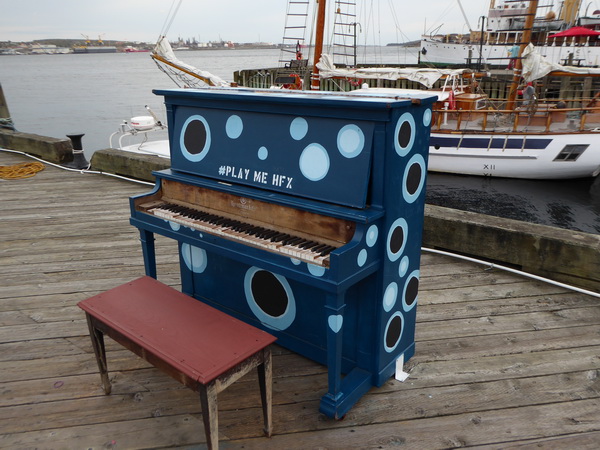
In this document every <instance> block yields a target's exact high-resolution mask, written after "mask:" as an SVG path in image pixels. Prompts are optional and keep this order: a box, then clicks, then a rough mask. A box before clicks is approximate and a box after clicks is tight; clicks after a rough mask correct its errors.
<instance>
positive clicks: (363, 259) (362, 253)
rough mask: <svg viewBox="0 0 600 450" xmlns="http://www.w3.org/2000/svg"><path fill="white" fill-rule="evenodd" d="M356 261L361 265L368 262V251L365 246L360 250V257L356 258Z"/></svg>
mask: <svg viewBox="0 0 600 450" xmlns="http://www.w3.org/2000/svg"><path fill="white" fill-rule="evenodd" d="M356 262H357V263H358V266H359V267H362V266H364V265H365V263H366V262H367V251H366V250H365V249H364V248H363V249H362V250H361V251H360V252H358V258H356Z"/></svg>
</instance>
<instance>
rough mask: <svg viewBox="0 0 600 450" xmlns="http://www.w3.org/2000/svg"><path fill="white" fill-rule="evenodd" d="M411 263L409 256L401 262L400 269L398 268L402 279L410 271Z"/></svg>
mask: <svg viewBox="0 0 600 450" xmlns="http://www.w3.org/2000/svg"><path fill="white" fill-rule="evenodd" d="M409 262H410V260H409V259H408V256H405V257H404V258H402V259H401V260H400V267H398V275H399V276H400V278H402V277H403V276H404V275H406V272H407V271H408V264H409Z"/></svg>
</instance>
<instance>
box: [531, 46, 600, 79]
mask: <svg viewBox="0 0 600 450" xmlns="http://www.w3.org/2000/svg"><path fill="white" fill-rule="evenodd" d="M521 63H522V66H523V79H524V80H525V81H526V82H528V81H534V80H538V79H540V78H542V77H544V76H546V75H548V74H549V73H551V72H562V73H565V74H573V75H600V69H599V68H594V67H575V66H563V65H561V64H556V63H552V62H550V61H548V60H547V59H546V58H544V56H542V55H540V53H539V52H538V51H537V50H536V49H535V47H534V46H533V45H532V44H531V43H530V44H528V45H527V47H525V50H523V53H522V54H521Z"/></svg>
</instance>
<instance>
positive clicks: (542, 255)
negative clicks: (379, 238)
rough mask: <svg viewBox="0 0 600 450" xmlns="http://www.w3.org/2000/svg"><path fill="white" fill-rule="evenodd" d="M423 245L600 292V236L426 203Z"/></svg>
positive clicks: (9, 142) (29, 147)
mask: <svg viewBox="0 0 600 450" xmlns="http://www.w3.org/2000/svg"><path fill="white" fill-rule="evenodd" d="M0 146H2V147H4V148H9V149H15V150H19V151H23V152H25V153H30V154H33V155H35V156H38V157H41V158H42V159H46V160H48V161H50V162H55V163H65V162H68V161H70V160H71V159H72V147H71V142H70V141H69V140H68V139H64V140H63V139H54V138H47V137H44V136H37V135H31V134H26V133H18V132H13V131H8V130H0ZM91 164H92V167H91V168H92V170H99V171H102V172H109V173H116V174H119V175H123V176H127V177H131V178H136V179H140V180H145V181H154V177H153V176H152V174H151V173H152V171H154V170H162V169H165V168H168V167H170V163H169V161H168V160H165V159H163V158H160V157H157V156H152V155H138V154H133V153H129V152H124V151H121V150H116V149H104V150H98V151H96V152H95V153H94V155H93V157H92V161H91ZM423 246H424V247H430V248H435V249H443V250H448V251H451V252H455V253H459V254H462V255H468V256H472V257H475V258H480V259H483V260H486V261H491V262H495V263H498V264H503V265H507V266H510V267H513V268H518V269H522V270H524V271H526V272H529V273H532V274H535V275H540V276H543V277H547V278H550V279H552V280H556V281H560V282H564V283H568V284H572V285H574V286H578V287H582V288H585V289H589V290H592V291H595V292H600V235H596V234H590V233H582V232H577V231H570V230H565V229H561V228H555V227H549V226H545V225H537V224H532V223H527V222H520V221H516V220H511V219H502V218H498V217H493V216H487V215H483V214H477V213H471V212H465V211H459V210H455V209H448V208H442V207H439V206H432V205H426V208H425V221H424V234H423Z"/></svg>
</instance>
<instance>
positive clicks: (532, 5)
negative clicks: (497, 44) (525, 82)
mask: <svg viewBox="0 0 600 450" xmlns="http://www.w3.org/2000/svg"><path fill="white" fill-rule="evenodd" d="M537 7H538V0H530V1H529V9H528V10H527V14H526V16H525V27H524V28H523V38H522V40H521V42H520V47H519V57H518V58H517V60H516V61H515V67H514V70H513V79H512V84H511V85H510V91H509V94H508V101H507V103H506V109H515V101H516V99H517V88H518V86H519V81H520V80H521V76H522V72H523V63H522V62H521V55H523V51H524V50H525V48H526V47H527V45H528V44H529V43H530V42H531V31H532V30H533V22H534V20H535V14H536V11H537Z"/></svg>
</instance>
